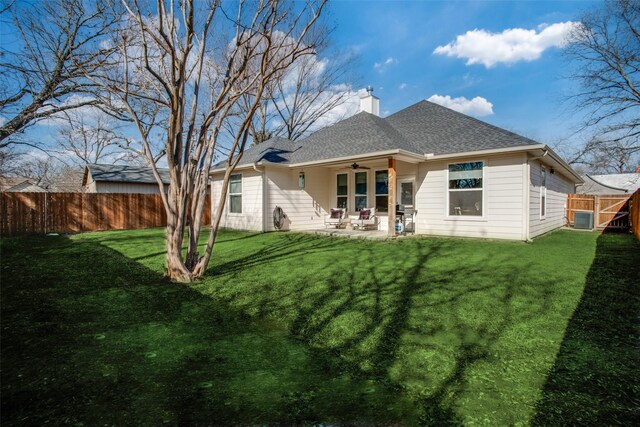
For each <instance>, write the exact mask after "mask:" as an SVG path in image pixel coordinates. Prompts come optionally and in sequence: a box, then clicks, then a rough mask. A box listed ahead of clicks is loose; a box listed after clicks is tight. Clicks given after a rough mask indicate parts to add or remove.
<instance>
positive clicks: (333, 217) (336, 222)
mask: <svg viewBox="0 0 640 427" xmlns="http://www.w3.org/2000/svg"><path fill="white" fill-rule="evenodd" d="M345 211H346V209H342V208H332V209H331V213H330V214H328V215H325V216H324V226H325V228H329V227H335V228H343V227H346V225H347V224H348V223H349V222H351V219H350V218H349V217H348V216H347V215H346V212H345Z"/></svg>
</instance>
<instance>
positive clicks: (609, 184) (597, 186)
mask: <svg viewBox="0 0 640 427" xmlns="http://www.w3.org/2000/svg"><path fill="white" fill-rule="evenodd" d="M582 179H583V180H584V184H582V185H579V186H578V187H577V188H576V193H580V194H633V193H635V192H636V191H637V190H638V189H639V188H640V173H616V174H609V175H588V174H587V175H584V176H583V177H582Z"/></svg>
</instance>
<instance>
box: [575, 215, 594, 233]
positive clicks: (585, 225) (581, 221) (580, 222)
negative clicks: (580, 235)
mask: <svg viewBox="0 0 640 427" xmlns="http://www.w3.org/2000/svg"><path fill="white" fill-rule="evenodd" d="M573 228H579V229H582V230H592V229H593V212H591V211H580V212H576V214H575V217H574V218H573Z"/></svg>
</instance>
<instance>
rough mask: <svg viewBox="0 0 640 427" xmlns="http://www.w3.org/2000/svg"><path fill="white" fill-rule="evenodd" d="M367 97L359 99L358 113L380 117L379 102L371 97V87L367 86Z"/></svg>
mask: <svg viewBox="0 0 640 427" xmlns="http://www.w3.org/2000/svg"><path fill="white" fill-rule="evenodd" d="M366 91H367V95H366V96H365V97H363V98H360V111H364V112H367V113H369V114H373V115H375V116H380V100H379V99H378V98H377V97H375V96H373V87H371V86H367V88H366Z"/></svg>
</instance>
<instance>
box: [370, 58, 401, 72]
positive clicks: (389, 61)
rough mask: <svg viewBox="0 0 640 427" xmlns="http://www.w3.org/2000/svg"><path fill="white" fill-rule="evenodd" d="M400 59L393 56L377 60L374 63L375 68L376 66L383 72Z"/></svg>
mask: <svg viewBox="0 0 640 427" xmlns="http://www.w3.org/2000/svg"><path fill="white" fill-rule="evenodd" d="M397 63H398V60H397V59H395V58H393V57H391V56H390V57H388V58H387V59H386V60H384V61H383V62H376V63H375V64H373V68H375V69H376V70H378V71H380V72H382V71H384V70H385V69H386V68H387V67H389V66H391V65H394V64H397Z"/></svg>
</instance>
